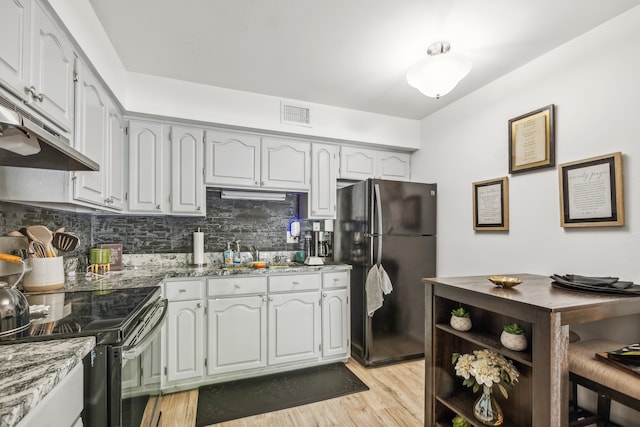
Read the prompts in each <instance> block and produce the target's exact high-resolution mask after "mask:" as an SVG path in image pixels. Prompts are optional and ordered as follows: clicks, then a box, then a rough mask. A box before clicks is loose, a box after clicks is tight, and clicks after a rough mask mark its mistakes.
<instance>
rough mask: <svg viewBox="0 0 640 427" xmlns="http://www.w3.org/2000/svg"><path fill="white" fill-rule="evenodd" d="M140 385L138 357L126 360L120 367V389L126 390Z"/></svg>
mask: <svg viewBox="0 0 640 427" xmlns="http://www.w3.org/2000/svg"><path fill="white" fill-rule="evenodd" d="M137 387H140V359H139V358H136V359H133V360H128V361H127V362H126V364H125V365H124V366H123V367H122V390H123V391H124V392H125V393H124V394H125V395H126V392H127V391H128V390H130V389H133V388H137Z"/></svg>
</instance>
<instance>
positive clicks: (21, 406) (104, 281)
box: [0, 263, 351, 426]
mask: <svg viewBox="0 0 640 427" xmlns="http://www.w3.org/2000/svg"><path fill="white" fill-rule="evenodd" d="M350 269H351V266H350V265H347V264H340V263H327V264H324V265H318V266H309V265H305V264H298V263H286V264H280V265H273V266H271V267H270V268H252V267H251V266H249V265H247V264H245V265H239V266H238V265H234V266H226V267H225V266H223V265H221V264H216V263H212V264H211V265H209V266H201V267H196V266H184V265H177V266H166V265H163V266H154V265H147V266H142V267H128V268H124V269H123V270H121V271H111V272H109V273H107V274H103V275H97V274H91V273H87V274H85V273H80V272H79V273H76V274H75V275H71V276H67V277H66V280H65V286H64V290H63V291H65V292H73V291H83V290H100V289H123V288H137V287H145V286H159V285H160V284H161V283H162V281H163V280H164V279H165V278H177V277H214V276H229V275H235V274H241V275H263V274H290V273H310V272H327V271H344V270H350ZM51 292H60V290H58V291H51ZM95 342H96V341H95V338H94V337H83V338H72V339H63V340H51V341H40V342H30V343H20V344H10V345H0V378H2V387H0V425H2V426H5V425H9V426H13V425H15V424H16V423H18V422H19V421H20V420H21V419H22V418H23V417H24V416H25V415H26V414H27V413H28V412H29V410H30V409H32V408H34V407H35V406H36V405H37V404H38V403H39V402H40V401H41V400H42V399H43V398H44V396H46V394H47V393H48V392H50V391H51V390H52V389H53V388H54V387H55V386H56V385H57V384H58V383H59V382H60V381H61V380H62V379H63V378H64V377H65V375H67V374H68V373H69V372H70V371H71V370H72V369H73V368H74V367H75V366H76V365H77V364H78V363H82V358H83V357H84V356H85V355H86V354H87V353H88V352H89V351H91V350H92V349H93V347H94V346H95Z"/></svg>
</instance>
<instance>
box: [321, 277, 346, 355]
mask: <svg viewBox="0 0 640 427" xmlns="http://www.w3.org/2000/svg"><path fill="white" fill-rule="evenodd" d="M348 307H349V306H348V299H347V290H346V289H334V290H327V291H322V357H333V356H345V355H346V354H347V352H348V351H349V329H348V316H349V315H350V312H349V308H348Z"/></svg>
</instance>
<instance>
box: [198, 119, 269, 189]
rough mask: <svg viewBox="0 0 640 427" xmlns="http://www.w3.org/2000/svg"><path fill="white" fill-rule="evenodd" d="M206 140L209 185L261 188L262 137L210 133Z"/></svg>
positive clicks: (206, 167) (209, 131)
mask: <svg viewBox="0 0 640 427" xmlns="http://www.w3.org/2000/svg"><path fill="white" fill-rule="evenodd" d="M206 141H207V142H206V148H205V151H206V152H205V156H206V158H205V183H206V184H208V185H222V186H229V187H254V188H255V187H259V186H260V137H259V136H256V135H250V134H242V133H233V132H221V131H212V130H208V131H207V138H206Z"/></svg>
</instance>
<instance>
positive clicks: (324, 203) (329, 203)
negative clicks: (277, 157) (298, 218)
mask: <svg viewBox="0 0 640 427" xmlns="http://www.w3.org/2000/svg"><path fill="white" fill-rule="evenodd" d="M337 157H338V147H337V146H336V145H331V144H316V143H313V144H311V190H310V191H309V194H308V195H307V196H306V197H302V198H301V199H300V203H301V204H302V203H305V202H306V203H307V206H302V208H303V215H304V217H305V218H312V219H322V218H324V219H332V218H335V216H336V196H337V176H338V172H337V169H338V166H337ZM304 208H306V209H307V210H306V211H305V210H304Z"/></svg>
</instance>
